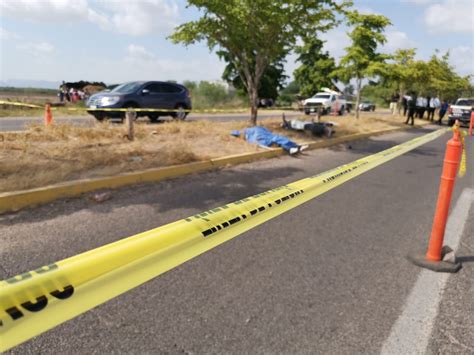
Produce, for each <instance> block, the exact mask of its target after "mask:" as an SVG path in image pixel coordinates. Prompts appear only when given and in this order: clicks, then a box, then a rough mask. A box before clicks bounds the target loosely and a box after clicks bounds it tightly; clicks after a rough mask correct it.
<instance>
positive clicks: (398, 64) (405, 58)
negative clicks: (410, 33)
mask: <svg viewBox="0 0 474 355" xmlns="http://www.w3.org/2000/svg"><path fill="white" fill-rule="evenodd" d="M415 55H416V49H415V48H410V49H399V50H397V51H396V52H395V53H394V55H392V56H391V58H390V59H391V61H390V62H389V63H387V64H386V66H385V73H384V79H385V81H387V82H389V83H392V86H393V89H394V91H398V94H399V96H400V99H399V108H401V103H402V100H403V96H404V95H406V93H407V90H408V89H411V87H412V86H413V84H414V83H415V82H416V80H419V77H420V76H422V75H423V72H420V69H421V68H420V65H418V64H419V63H418V64H417V63H416V61H415ZM399 112H400V111H399Z"/></svg>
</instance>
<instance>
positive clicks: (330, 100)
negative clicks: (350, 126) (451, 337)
mask: <svg viewBox="0 0 474 355" xmlns="http://www.w3.org/2000/svg"><path fill="white" fill-rule="evenodd" d="M347 108H348V107H347V102H346V99H345V97H344V95H342V94H341V93H339V92H337V91H333V90H329V89H323V91H322V92H318V93H317V94H316V95H314V96H313V97H310V98H309V99H306V100H304V101H303V111H304V113H305V114H307V115H309V114H311V113H316V112H318V111H319V110H320V112H321V114H328V113H331V112H335V113H337V114H339V115H342V114H344V112H345V111H346V110H347Z"/></svg>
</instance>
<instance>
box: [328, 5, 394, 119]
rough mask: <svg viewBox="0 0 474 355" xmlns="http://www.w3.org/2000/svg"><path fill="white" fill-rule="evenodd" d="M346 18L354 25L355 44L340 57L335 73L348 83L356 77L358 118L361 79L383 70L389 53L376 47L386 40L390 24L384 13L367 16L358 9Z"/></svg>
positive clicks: (357, 115)
mask: <svg viewBox="0 0 474 355" xmlns="http://www.w3.org/2000/svg"><path fill="white" fill-rule="evenodd" d="M347 19H348V24H349V25H350V26H354V29H353V30H352V32H350V33H348V36H349V38H350V39H351V41H352V44H351V46H350V47H347V48H346V55H345V56H344V57H343V58H342V59H341V62H340V65H339V68H338V69H337V70H336V71H335V72H334V76H335V77H338V78H339V79H340V80H342V81H343V82H346V83H348V82H349V81H350V80H351V79H355V80H356V89H357V100H356V118H359V104H360V96H361V88H362V79H364V78H368V77H373V76H375V75H378V74H382V73H383V70H384V67H383V63H384V61H385V59H386V58H387V56H386V55H383V54H380V53H377V46H378V45H379V44H384V43H385V42H386V38H385V36H384V34H383V32H384V30H385V27H387V26H388V25H390V24H391V23H390V20H389V19H388V18H386V17H385V16H382V15H374V14H368V15H364V14H360V13H359V12H357V11H351V12H349V13H348V14H347Z"/></svg>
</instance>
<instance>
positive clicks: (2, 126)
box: [0, 111, 301, 132]
mask: <svg viewBox="0 0 474 355" xmlns="http://www.w3.org/2000/svg"><path fill="white" fill-rule="evenodd" d="M285 115H286V117H298V116H301V112H292V111H288V112H285ZM258 117H259V119H267V118H274V117H281V113H280V112H260V113H259V114H258ZM169 119H171V118H170V117H163V120H169ZM203 119H210V120H215V121H218V122H228V121H243V120H248V119H249V115H248V114H241V113H237V114H235V113H226V114H195V113H191V114H190V115H189V116H188V117H187V118H186V120H188V121H193V120H203ZM43 120H44V118H43V117H39V116H38V117H34V116H32V117H0V132H7V131H21V130H25V129H26V128H27V126H28V124H31V123H38V124H42V123H43ZM54 120H55V121H56V122H61V123H71V124H75V125H78V126H87V127H90V126H93V125H94V124H95V123H96V122H97V121H96V119H95V118H94V117H92V116H90V115H89V116H62V117H54ZM112 122H117V123H118V124H121V121H119V120H113V121H112ZM138 122H143V123H145V124H159V123H151V122H150V121H149V120H148V119H147V118H146V117H143V118H139V120H138Z"/></svg>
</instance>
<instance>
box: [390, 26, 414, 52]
mask: <svg viewBox="0 0 474 355" xmlns="http://www.w3.org/2000/svg"><path fill="white" fill-rule="evenodd" d="M385 36H386V38H387V43H385V45H384V46H383V48H382V51H383V52H385V53H393V52H395V51H396V50H397V49H408V48H414V47H416V44H415V42H414V41H412V40H411V39H409V38H408V35H407V34H406V33H405V32H401V31H387V32H386V33H385Z"/></svg>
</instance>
